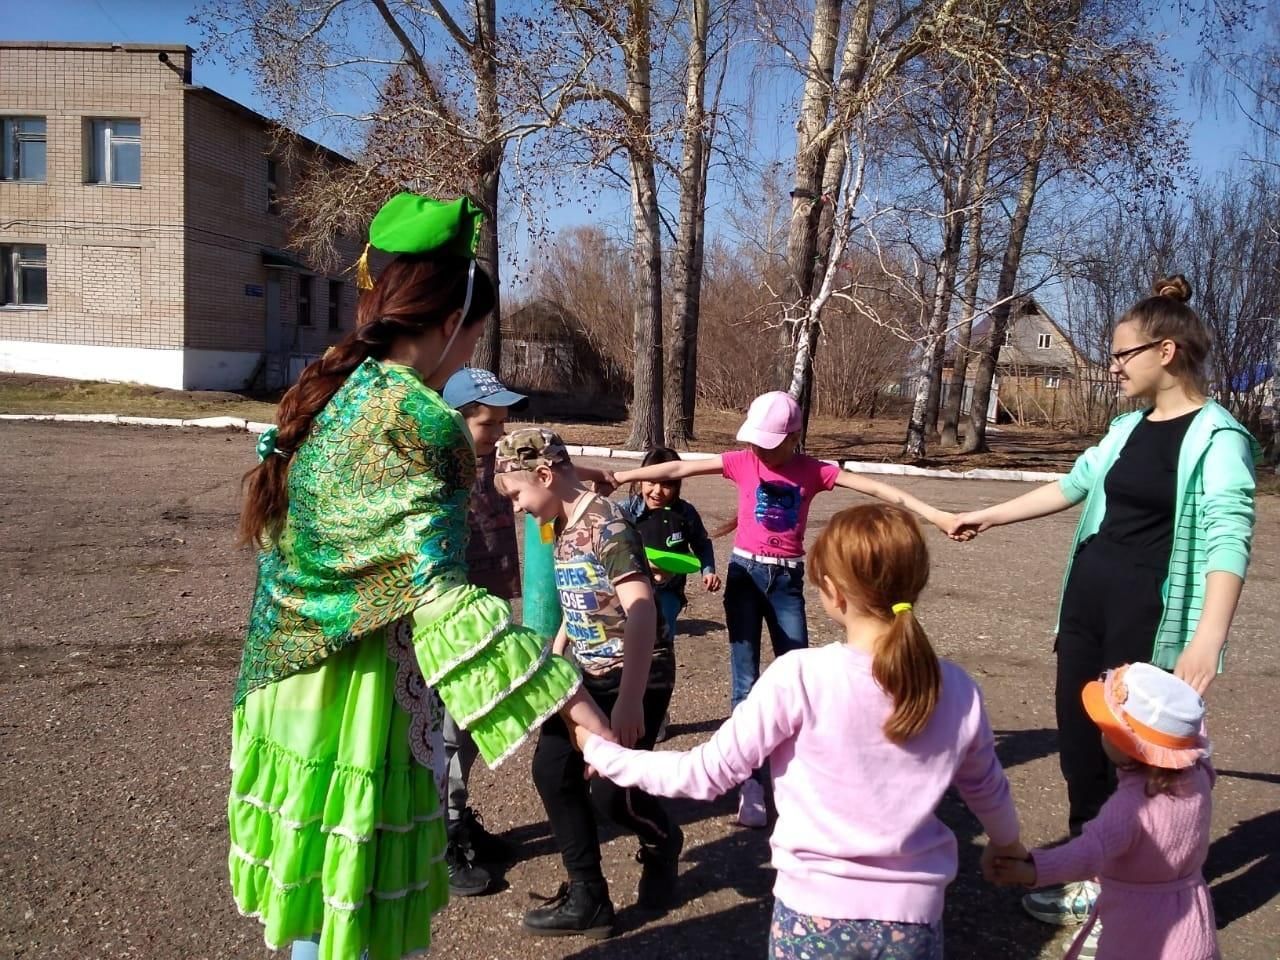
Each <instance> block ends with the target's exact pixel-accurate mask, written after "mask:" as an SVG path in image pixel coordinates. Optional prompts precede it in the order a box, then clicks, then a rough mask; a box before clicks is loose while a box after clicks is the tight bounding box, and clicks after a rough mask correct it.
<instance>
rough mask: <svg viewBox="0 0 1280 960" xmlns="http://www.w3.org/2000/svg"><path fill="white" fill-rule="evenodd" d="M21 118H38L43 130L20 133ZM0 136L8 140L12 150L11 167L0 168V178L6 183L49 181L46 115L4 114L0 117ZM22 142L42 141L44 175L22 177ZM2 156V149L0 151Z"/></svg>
mask: <svg viewBox="0 0 1280 960" xmlns="http://www.w3.org/2000/svg"><path fill="white" fill-rule="evenodd" d="M22 120H39V121H40V122H41V123H43V124H44V125H45V128H44V131H43V132H42V133H40V134H34V133H22V132H21V131H19V130H18V123H19V122H20V121H22ZM0 136H2V137H4V139H5V141H6V142H8V144H9V146H10V149H12V151H13V169H12V170H2V169H0V180H3V181H5V182H6V183H48V182H49V120H48V118H47V117H42V116H37V115H35V114H28V115H26V116H6V117H0ZM22 143H43V144H44V145H45V153H44V176H42V177H39V178H37V177H24V176H23V175H22V163H21V160H22V151H21V149H20V147H19V144H22ZM0 156H3V151H0Z"/></svg>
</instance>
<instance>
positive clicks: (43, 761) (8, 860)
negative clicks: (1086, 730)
mask: <svg viewBox="0 0 1280 960" xmlns="http://www.w3.org/2000/svg"><path fill="white" fill-rule="evenodd" d="M253 445H254V441H253V438H252V437H249V436H246V435H244V434H234V433H228V434H222V433H213V432H206V431H175V430H158V429H150V430H148V429H138V428H127V427H95V426H86V425H59V424H22V423H3V424H0V450H2V451H3V454H0V523H2V524H3V530H4V534H5V535H4V537H3V538H2V539H0V622H2V624H3V630H0V702H3V704H4V708H3V711H2V712H0V764H2V765H3V766H2V767H0V904H3V905H4V907H5V909H3V910H0V957H6V958H7V957H24V958H35V957H39V958H42V960H43V958H108V957H110V958H134V957H137V958H143V957H145V958H148V960H192V958H230V957H236V958H244V960H254V958H264V957H266V956H268V955H269V954H268V952H267V951H266V949H265V948H264V947H263V945H262V940H261V937H260V933H259V928H258V925H257V923H256V922H255V921H252V920H248V919H244V918H242V917H240V916H238V915H237V913H236V911H235V909H234V907H233V905H232V902H231V899H230V896H229V892H228V888H227V881H226V865H225V859H226V826H225V797H226V790H227V782H228V773H227V748H228V711H229V707H230V697H231V690H232V683H233V678H234V674H235V669H236V665H237V663H238V659H239V651H240V643H241V637H242V630H243V627H244V622H245V617H246V613H247V608H248V601H249V596H250V590H251V587H252V574H253V570H252V564H251V560H250V557H249V556H248V555H247V554H245V553H244V552H242V551H239V550H237V549H236V548H235V547H234V546H233V545H232V542H231V540H232V530H233V527H234V518H235V512H236V499H237V484H238V480H239V477H240V475H241V473H242V472H243V471H244V469H245V468H246V467H247V466H248V465H249V464H250V463H251V462H252V456H253ZM906 485H907V486H909V488H910V489H911V490H912V491H913V492H915V493H916V494H918V495H921V496H923V497H925V498H928V499H931V500H933V501H935V502H937V503H939V504H944V505H954V506H955V507H961V506H970V505H980V504H986V503H991V502H993V501H995V500H996V499H998V498H1003V497H1007V496H1010V495H1013V494H1016V493H1018V492H1020V491H1022V490H1023V489H1025V488H1023V487H1022V486H1021V485H1012V484H1001V483H961V482H954V481H918V482H911V483H909V484H906ZM686 495H687V496H688V497H689V499H691V500H692V501H693V502H694V503H696V504H697V505H698V506H699V507H700V508H701V509H702V510H703V512H704V515H709V516H714V517H721V516H725V515H727V514H728V513H729V511H730V507H731V500H730V489H729V487H728V486H727V485H726V484H724V483H723V481H718V480H700V481H696V482H692V483H689V484H688V487H687V490H686ZM853 499H854V498H853V497H852V496H851V495H847V494H843V493H836V494H832V495H830V496H825V497H823V498H821V499H820V500H819V501H818V502H817V504H816V505H815V509H814V517H813V523H812V524H811V528H812V531H813V532H816V531H817V529H818V528H819V527H820V526H821V525H822V523H823V522H824V521H825V520H826V519H827V518H828V517H829V516H830V515H831V513H832V512H833V510H835V509H838V508H840V507H841V506H843V505H845V504H848V503H851V502H853ZM1259 514H1260V523H1259V528H1258V535H1257V541H1256V545H1255V552H1254V557H1255V559H1254V565H1253V568H1252V571H1251V575H1250V579H1249V583H1248V586H1247V588H1246V591H1245V596H1244V601H1243V605H1242V608H1241V611H1240V615H1239V617H1238V619H1237V623H1236V628H1235V631H1234V634H1233V641H1232V647H1231V653H1230V662H1229V672H1228V673H1227V674H1226V676H1225V677H1224V678H1222V679H1221V680H1220V681H1218V683H1217V684H1216V685H1215V687H1214V689H1213V690H1212V691H1211V694H1210V702H1211V726H1210V729H1211V732H1212V733H1213V735H1214V740H1215V743H1216V762H1217V765H1218V767H1219V770H1220V774H1221V778H1220V779H1219V781H1218V785H1217V789H1216V791H1215V795H1214V799H1215V812H1214V843H1213V848H1212V852H1211V855H1210V858H1209V863H1208V868H1207V874H1208V877H1209V879H1210V881H1211V883H1212V885H1213V891H1214V901H1215V905H1216V908H1217V912H1218V918H1219V923H1220V925H1221V927H1222V929H1221V940H1222V948H1223V953H1224V956H1226V957H1228V958H1231V960H1275V958H1276V957H1277V944H1280V910H1277V904H1276V894H1277V892H1278V891H1280V773H1278V772H1277V771H1278V770H1280V764H1278V763H1277V759H1276V758H1277V755H1278V754H1277V751H1276V748H1275V733H1276V729H1275V723H1274V716H1275V715H1274V714H1273V713H1272V710H1274V709H1275V707H1274V700H1273V698H1274V697H1275V695H1276V690H1277V677H1278V676H1280V652H1278V650H1277V645H1276V643H1275V639H1276V636H1277V629H1276V625H1277V623H1278V622H1280V590H1278V589H1277V580H1278V579H1280V561H1278V560H1277V557H1278V556H1280V500H1277V499H1276V498H1264V499H1262V500H1260V502H1259ZM1072 523H1073V518H1072V517H1071V516H1060V517H1056V518H1052V519H1050V520H1046V521H1042V522H1040V523H1039V524H1037V525H1035V526H1032V527H1025V526H1024V527H1022V528H1011V529H1004V530H996V531H993V532H991V533H989V534H986V535H984V536H983V537H980V538H979V539H978V540H977V541H975V542H974V543H972V544H969V545H965V546H958V545H954V544H951V543H949V542H947V541H945V540H944V539H942V538H941V537H940V536H937V535H933V534H931V536H930V543H931V546H932V548H933V550H934V570H933V581H932V585H931V587H930V589H929V591H928V593H927V595H926V602H925V603H923V604H922V608H921V610H920V614H921V617H922V620H923V621H924V623H925V624H926V626H927V628H928V629H929V631H930V633H931V636H932V637H933V640H934V642H935V644H936V645H937V647H938V648H939V650H940V651H941V652H942V653H943V654H944V655H946V656H948V657H951V658H953V659H955V660H957V661H959V662H960V663H961V664H963V665H964V666H965V667H966V668H968V669H969V670H970V671H972V672H973V673H974V674H975V676H976V677H977V678H978V679H979V681H980V682H981V683H982V685H983V687H984V688H985V691H986V696H987V703H988V706H989V708H990V710H991V714H992V718H993V722H994V725H995V727H996V729H997V730H998V731H999V739H1000V753H1001V756H1002V758H1003V760H1004V762H1005V764H1006V766H1007V767H1008V769H1009V775H1010V777H1011V779H1012V781H1013V785H1014V791H1015V794H1016V796H1017V798H1018V801H1019V804H1020V806H1021V810H1022V817H1023V823H1024V832H1025V837H1026V839H1027V840H1028V841H1029V842H1038V841H1049V840H1052V839H1054V838H1056V837H1057V836H1058V835H1059V833H1060V830H1061V828H1062V826H1063V824H1064V822H1065V812H1066V811H1065V796H1064V790H1063V788H1062V786H1061V783H1060V781H1059V778H1058V773H1057V763H1056V758H1055V755H1054V749H1055V746H1054V743H1055V735H1054V729H1053V728H1054V722H1053V707H1052V700H1051V688H1052V657H1051V654H1050V630H1051V627H1052V625H1053V614H1054V605H1055V602H1056V592H1057V590H1058V586H1059V582H1060V578H1061V571H1062V563H1063V559H1064V555H1065V553H1066V550H1067V547H1068V544H1069V542H1070V535H1071V527H1072ZM720 551H721V555H722V557H723V556H724V553H725V552H726V551H727V545H725V544H721V545H720ZM820 611H821V608H820V607H819V606H818V604H817V603H816V600H815V601H812V602H811V608H810V619H811V623H812V624H813V627H814V634H815V641H816V642H826V641H829V640H831V639H832V638H833V632H832V629H831V627H830V625H829V624H827V623H825V622H824V621H823V619H822V614H821V612H820ZM722 623H723V610H722V608H721V607H720V604H719V601H718V599H717V598H714V597H709V596H707V595H705V594H702V593H700V592H698V593H695V594H694V595H693V603H692V608H691V610H690V611H688V618H687V619H686V620H685V621H684V628H683V630H682V636H681V638H680V640H679V644H678V661H679V670H680V676H679V682H678V686H677V691H676V697H675V700H674V704H673V707H672V726H671V732H672V734H673V737H672V739H671V741H670V742H669V743H668V744H667V745H666V746H665V747H664V748H665V749H679V748H687V747H690V746H692V745H694V744H695V743H697V742H699V741H700V740H701V739H702V738H704V737H705V736H706V735H707V734H708V733H709V732H710V731H712V730H714V729H715V727H716V726H717V724H718V723H719V722H720V721H721V720H722V719H723V718H724V716H725V715H726V712H727V704H728V669H727V665H726V660H727V657H726V640H725V634H724V630H723V627H722ZM1269 704H1270V706H1269ZM530 752H531V750H530V748H529V747H526V748H525V750H524V752H523V753H521V754H520V755H518V756H517V757H515V758H514V759H512V760H511V761H509V762H508V764H507V765H505V766H504V767H502V768H501V769H499V770H498V771H497V772H496V773H492V772H489V771H487V770H483V769H478V770H477V773H476V776H475V782H474V784H473V787H474V791H473V802H474V803H475V805H476V806H477V807H478V808H479V810H480V811H481V813H482V815H483V816H484V818H485V820H486V821H487V822H488V824H489V825H490V827H491V828H493V829H495V830H499V831H502V832H505V833H506V835H507V837H508V838H510V839H511V840H513V841H515V842H516V843H518V844H519V846H520V851H521V858H520V861H519V862H518V863H517V864H515V865H514V866H513V867H511V869H510V870H509V871H508V873H507V875H506V878H505V879H506V884H507V886H506V889H504V890H503V891H502V892H500V893H497V894H495V895H492V896H488V897H484V898H478V899H473V900H470V901H463V902H458V903H455V904H453V905H451V906H450V908H449V909H448V910H447V912H446V913H444V914H443V915H442V916H441V917H440V918H439V919H438V922H437V925H436V941H435V949H434V952H433V955H434V956H439V957H443V958H457V960H483V958H503V960H507V958H513V957H520V958H522V960H543V958H558V957H574V958H584V960H585V958H600V960H605V958H609V960H630V958H636V960H639V958H646V960H651V958H677V957H679V958H686V957H687V958H731V957H732V958H740V957H747V958H751V957H760V956H763V954H764V949H765V942H766V930H767V924H768V917H769V910H770V902H771V901H770V886H771V883H772V873H771V871H770V870H769V869H768V867H767V863H768V859H769V851H768V844H767V836H766V834H765V833H763V832H753V831H744V830H741V829H738V828H737V827H735V826H734V825H733V824H732V822H731V815H732V812H733V805H732V802H731V801H730V800H727V799H722V800H721V801H720V802H717V803H714V804H698V803H693V802H683V801H681V802H675V803H673V804H672V808H673V810H674V811H675V814H676V816H677V817H678V819H679V821H680V822H681V823H683V824H684V825H685V831H686V836H687V845H686V850H685V854H684V858H683V863H682V865H681V873H682V876H681V880H680V887H679V897H680V901H681V906H680V907H679V908H678V909H676V910H674V911H672V912H671V913H669V914H667V915H666V916H663V917H658V918H655V917H652V916H642V915H641V914H639V913H637V912H636V911H635V910H634V909H633V908H632V903H633V901H634V885H635V881H636V877H637V875H638V870H639V868H638V865H637V864H636V863H635V862H634V861H633V859H632V855H633V853H634V845H633V842H632V841H630V840H628V839H626V838H619V837H614V838H613V839H612V840H611V841H610V842H609V843H608V845H607V847H606V854H605V856H606V870H607V873H608V876H609V877H610V880H611V883H612V885H613V892H614V897H615V900H616V901H617V902H618V904H619V906H620V907H621V908H622V913H621V926H622V932H621V933H620V935H619V936H618V937H617V938H615V939H614V940H611V941H607V942H603V943H588V942H586V941H580V940H564V941H537V940H530V939H527V938H525V937H523V936H522V935H521V934H520V932H519V931H518V929H517V927H518V918H519V916H520V914H521V913H522V912H523V910H524V909H526V907H527V906H528V905H529V904H530V902H531V901H530V897H531V895H533V894H535V893H541V894H550V893H552V892H554V890H555V887H556V885H557V883H558V881H559V878H560V871H559V865H558V861H557V858H556V856H555V855H554V851H553V847H552V843H551V840H550V837H549V834H548V832H547V827H546V823H545V819H544V817H543V814H542V811H541V809H540V806H539V803H538V800H537V797H536V795H535V793H534V790H533V787H532V784H531V782H530V776H529V767H528V763H529V755H530ZM850 802H851V803H857V802H858V799H857V798H856V797H851V798H850ZM943 816H944V818H945V819H946V821H947V822H948V824H950V825H951V826H952V827H953V828H954V829H955V831H956V833H957V835H958V837H959V839H960V846H961V851H962V857H961V860H962V862H961V870H960V876H959V878H958V879H957V881H956V883H955V884H954V885H953V886H952V888H951V890H950V894H949V898H948V905H947V915H946V920H945V925H946V935H947V950H948V957H950V958H952V960H970V958H973V960H977V958H984V960H985V958H990V957H1004V958H1013V960H1047V958H1050V957H1057V956H1058V955H1059V954H1060V952H1061V949H1062V945H1063V943H1064V942H1065V940H1064V937H1063V936H1062V935H1059V934H1057V932H1056V931H1054V930H1053V929H1051V928H1049V927H1046V926H1043V925H1041V924H1038V923H1036V922H1034V921H1032V920H1030V919H1026V918H1024V917H1023V916H1022V914H1021V912H1020V911H1019V910H1018V908H1017V904H1016V895H1015V894H1014V893H1012V892H1010V891H1000V890H993V889H989V888H987V887H986V886H985V885H984V884H983V883H982V880H981V878H980V876H979V875H978V873H977V869H976V860H977V851H978V846H977V842H976V841H975V835H976V834H977V833H978V828H977V825H976V822H975V821H974V820H973V819H972V817H970V816H969V815H968V813H967V812H965V811H964V810H963V808H961V807H960V806H959V805H958V804H956V803H954V802H948V803H947V804H946V805H945V807H944V810H943Z"/></svg>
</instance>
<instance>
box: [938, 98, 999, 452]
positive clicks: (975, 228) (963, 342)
mask: <svg viewBox="0 0 1280 960" xmlns="http://www.w3.org/2000/svg"><path fill="white" fill-rule="evenodd" d="M995 119H996V112H995V109H994V107H988V108H987V110H986V119H985V120H984V121H983V129H982V134H981V139H980V141H979V144H978V162H977V166H976V168H975V170H974V174H973V186H972V189H971V191H970V194H969V204H970V206H969V231H968V232H969V266H968V268H967V272H966V274H965V281H964V294H963V297H962V302H961V305H960V309H961V311H962V313H961V316H960V326H959V328H958V329H957V330H956V347H955V354H954V356H955V360H954V361H953V362H952V364H951V384H952V389H951V392H950V393H949V394H948V395H947V402H946V404H945V405H944V407H943V411H942V433H941V435H940V437H939V443H940V444H941V445H942V446H944V447H954V446H956V445H958V444H959V442H960V439H959V426H960V407H961V405H962V404H963V403H964V384H965V380H966V379H968V376H969V351H970V349H971V348H972V345H973V315H974V313H975V312H976V311H977V303H978V286H979V284H980V283H981V282H982V257H983V250H982V218H983V216H984V215H985V212H986V194H987V176H988V174H989V173H990V170H991V137H992V135H993V134H994V132H995Z"/></svg>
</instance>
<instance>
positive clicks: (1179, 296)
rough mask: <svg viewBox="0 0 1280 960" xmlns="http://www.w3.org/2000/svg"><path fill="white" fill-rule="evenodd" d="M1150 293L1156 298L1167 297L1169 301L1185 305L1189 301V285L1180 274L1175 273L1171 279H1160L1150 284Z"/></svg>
mask: <svg viewBox="0 0 1280 960" xmlns="http://www.w3.org/2000/svg"><path fill="white" fill-rule="evenodd" d="M1151 292H1152V293H1154V294H1155V295H1156V296H1157V297H1168V298H1169V299H1171V300H1178V301H1181V302H1182V303H1186V302H1187V301H1188V300H1190V299H1191V284H1189V283H1188V282H1187V278H1186V277H1184V276H1183V275H1182V274H1180V273H1175V274H1174V275H1173V276H1171V277H1160V278H1159V279H1158V280H1156V281H1155V283H1153V284H1151Z"/></svg>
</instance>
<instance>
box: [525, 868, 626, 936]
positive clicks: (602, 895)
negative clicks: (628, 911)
mask: <svg viewBox="0 0 1280 960" xmlns="http://www.w3.org/2000/svg"><path fill="white" fill-rule="evenodd" d="M613 924H614V916H613V903H612V902H610V900H609V885H608V884H607V883H605V881H604V880H570V881H569V882H568V883H562V884H560V889H559V890H558V891H557V892H556V895H555V896H554V897H552V898H551V899H550V900H548V901H547V902H546V904H544V905H543V906H541V907H535V908H534V909H532V910H530V911H529V912H528V913H526V914H525V915H524V929H525V930H526V931H528V932H529V933H532V934H536V935H537V936H540V937H572V936H582V937H590V938H591V939H593V940H603V939H605V938H606V937H611V936H613Z"/></svg>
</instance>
